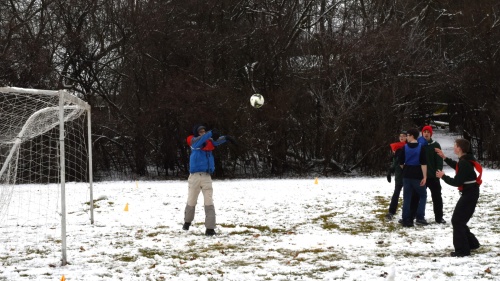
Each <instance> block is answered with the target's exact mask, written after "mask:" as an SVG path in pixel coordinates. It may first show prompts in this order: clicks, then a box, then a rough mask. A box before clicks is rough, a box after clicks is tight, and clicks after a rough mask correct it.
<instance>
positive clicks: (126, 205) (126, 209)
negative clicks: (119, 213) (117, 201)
mask: <svg viewBox="0 0 500 281" xmlns="http://www.w3.org/2000/svg"><path fill="white" fill-rule="evenodd" d="M124 211H125V212H128V203H127V204H125V209H124Z"/></svg>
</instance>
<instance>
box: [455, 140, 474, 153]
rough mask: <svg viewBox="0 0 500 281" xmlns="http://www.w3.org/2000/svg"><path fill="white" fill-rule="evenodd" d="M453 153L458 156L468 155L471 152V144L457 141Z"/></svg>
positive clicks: (465, 141)
mask: <svg viewBox="0 0 500 281" xmlns="http://www.w3.org/2000/svg"><path fill="white" fill-rule="evenodd" d="M453 151H454V152H455V154H456V155H462V154H467V153H469V151H470V142H469V141H468V140H466V139H456V140H455V145H454V146H453Z"/></svg>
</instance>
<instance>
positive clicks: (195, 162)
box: [189, 131, 226, 174]
mask: <svg viewBox="0 0 500 281" xmlns="http://www.w3.org/2000/svg"><path fill="white" fill-rule="evenodd" d="M211 138H212V131H208V132H206V133H205V134H204V135H203V136H198V137H194V138H192V139H191V156H190V157H189V173H191V174H192V173H197V172H204V173H209V174H213V172H214V171H215V162H214V156H213V154H212V151H207V150H202V149H203V144H204V143H205V142H206V141H207V140H209V139H211ZM225 142H226V138H225V137H224V136H222V137H220V138H219V139H218V140H217V141H215V140H212V143H213V145H214V146H216V147H217V146H219V145H221V144H223V143H225Z"/></svg>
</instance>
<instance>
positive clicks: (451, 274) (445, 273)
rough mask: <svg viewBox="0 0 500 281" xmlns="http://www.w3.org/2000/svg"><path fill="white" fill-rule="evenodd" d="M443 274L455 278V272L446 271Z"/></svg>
mask: <svg viewBox="0 0 500 281" xmlns="http://www.w3.org/2000/svg"><path fill="white" fill-rule="evenodd" d="M443 273H444V275H446V276H447V277H453V276H455V273H453V272H449V271H445V272H443Z"/></svg>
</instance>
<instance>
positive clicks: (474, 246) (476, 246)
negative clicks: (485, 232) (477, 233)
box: [470, 243, 481, 250]
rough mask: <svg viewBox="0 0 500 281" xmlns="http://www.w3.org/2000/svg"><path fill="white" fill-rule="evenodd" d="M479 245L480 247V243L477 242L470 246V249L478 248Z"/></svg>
mask: <svg viewBox="0 0 500 281" xmlns="http://www.w3.org/2000/svg"><path fill="white" fill-rule="evenodd" d="M479 247H481V244H479V243H478V244H477V245H473V246H470V249H471V250H477V249H479Z"/></svg>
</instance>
